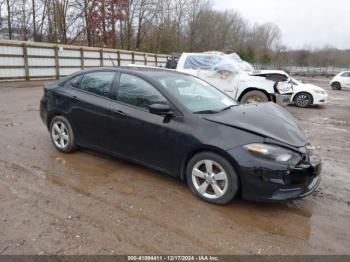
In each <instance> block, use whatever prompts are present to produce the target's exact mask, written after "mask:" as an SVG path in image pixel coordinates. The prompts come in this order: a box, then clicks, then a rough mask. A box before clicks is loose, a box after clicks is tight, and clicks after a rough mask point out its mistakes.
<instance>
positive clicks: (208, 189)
mask: <svg viewBox="0 0 350 262" xmlns="http://www.w3.org/2000/svg"><path fill="white" fill-rule="evenodd" d="M210 166H211V168H210ZM208 167H209V168H208ZM208 169H209V170H208ZM210 169H211V172H210ZM208 173H209V174H211V175H208ZM186 180H187V184H188V186H189V188H190V189H191V191H192V193H193V194H194V195H196V196H197V197H199V198H200V199H202V200H204V201H206V202H209V203H213V204H220V205H224V204H227V203H229V202H231V201H232V199H233V198H234V197H235V196H236V194H237V192H238V189H239V182H238V177H237V174H236V172H235V170H234V168H233V166H232V165H231V164H230V163H229V162H228V161H227V160H226V159H225V158H224V157H222V156H220V155H218V154H215V153H212V152H202V153H198V154H196V155H195V156H193V157H192V159H191V160H190V161H189V162H188V164H187V168H186Z"/></svg>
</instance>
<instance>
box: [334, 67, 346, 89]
mask: <svg viewBox="0 0 350 262" xmlns="http://www.w3.org/2000/svg"><path fill="white" fill-rule="evenodd" d="M331 86H332V88H333V89H334V90H340V89H342V88H343V87H350V71H345V72H341V73H339V74H337V75H336V76H335V77H334V78H333V79H332V81H331Z"/></svg>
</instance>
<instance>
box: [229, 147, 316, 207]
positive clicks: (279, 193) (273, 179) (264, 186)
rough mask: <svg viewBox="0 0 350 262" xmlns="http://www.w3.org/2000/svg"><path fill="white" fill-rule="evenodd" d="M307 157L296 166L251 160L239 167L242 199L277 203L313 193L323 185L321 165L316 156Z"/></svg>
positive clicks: (256, 159)
mask: <svg viewBox="0 0 350 262" xmlns="http://www.w3.org/2000/svg"><path fill="white" fill-rule="evenodd" d="M231 153H233V152H231ZM236 153H237V152H235V153H234V155H236ZM241 153H242V154H244V153H243V152H241ZM236 156H237V155H236ZM306 158H307V159H308V160H307V161H305V162H303V163H301V164H299V165H297V166H294V167H291V166H288V165H281V164H279V163H277V162H272V161H266V160H260V159H258V158H251V159H250V160H249V161H248V162H245V163H244V164H243V165H241V166H240V167H239V174H240V181H241V189H242V190H241V192H242V198H244V199H246V200H252V201H259V202H276V201H283V200H290V199H297V198H302V197H305V196H307V195H310V194H312V193H313V192H314V191H315V190H316V189H317V188H318V187H319V185H320V182H321V177H320V173H321V170H322V163H321V158H320V157H319V156H317V155H313V156H312V157H310V156H307V157H306Z"/></svg>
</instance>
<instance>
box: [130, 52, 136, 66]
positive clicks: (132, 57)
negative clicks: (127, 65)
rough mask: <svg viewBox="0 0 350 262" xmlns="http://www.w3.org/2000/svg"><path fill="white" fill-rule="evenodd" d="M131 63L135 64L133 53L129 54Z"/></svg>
mask: <svg viewBox="0 0 350 262" xmlns="http://www.w3.org/2000/svg"><path fill="white" fill-rule="evenodd" d="M131 63H132V64H135V52H132V53H131Z"/></svg>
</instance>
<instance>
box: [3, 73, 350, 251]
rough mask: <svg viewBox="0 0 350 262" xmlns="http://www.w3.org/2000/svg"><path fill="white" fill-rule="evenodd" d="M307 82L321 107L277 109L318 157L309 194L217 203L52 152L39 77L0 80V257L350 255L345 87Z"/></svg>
mask: <svg viewBox="0 0 350 262" xmlns="http://www.w3.org/2000/svg"><path fill="white" fill-rule="evenodd" d="M310 80H311V81H312V82H315V83H316V84H318V85H320V86H321V87H324V88H326V89H327V90H328V92H329V94H330V102H329V104H328V105H327V106H324V107H314V108H310V109H299V108H295V107H293V106H290V107H287V109H288V110H289V111H290V112H292V113H293V114H294V115H295V116H296V117H297V118H298V119H299V120H300V121H301V124H302V126H303V127H304V128H305V129H306V130H307V131H308V133H309V135H310V137H311V141H312V142H313V144H314V145H315V146H317V148H318V150H319V152H320V154H321V156H322V158H323V164H324V169H323V173H322V176H323V180H322V183H321V187H320V188H319V190H318V191H317V192H316V193H315V194H314V195H312V196H309V197H307V198H306V199H302V200H297V201H291V202H288V203H281V204H257V203H250V202H246V201H242V200H239V199H238V200H235V201H234V202H233V203H232V204H230V205H228V206H223V207H222V206H215V205H210V204H207V203H205V202H202V201H200V200H198V199H197V198H195V197H194V196H192V194H191V193H190V191H189V190H188V189H187V187H186V185H185V184H183V183H182V182H180V181H177V180H175V179H172V178H170V177H167V176H164V175H162V174H159V173H157V172H155V171H152V170H149V169H145V168H143V167H140V166H136V165H134V164H130V163H127V162H124V161H120V160H118V159H114V158H111V157H108V156H106V155H102V154H99V153H96V152H91V151H87V150H83V151H79V152H77V153H74V154H70V155H64V154H61V153H59V152H57V151H56V150H55V149H54V148H53V146H52V145H51V142H50V139H49V134H48V132H47V130H46V128H45V127H44V125H43V124H42V123H41V120H40V118H39V112H38V107H39V100H40V98H41V95H42V87H41V85H42V83H40V82H32V83H23V82H22V83H0V148H1V151H0V253H3V254H170V253H171V254H174V253H176V254H350V249H349V247H350V246H349V243H350V90H348V91H346V90H343V91H333V90H330V88H329V87H328V80H327V79H310ZM22 87H26V88H22Z"/></svg>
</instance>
